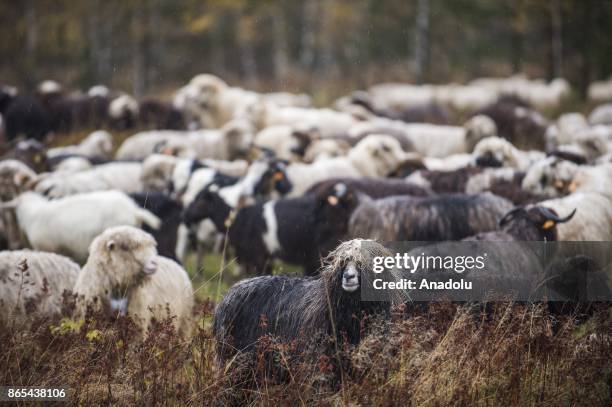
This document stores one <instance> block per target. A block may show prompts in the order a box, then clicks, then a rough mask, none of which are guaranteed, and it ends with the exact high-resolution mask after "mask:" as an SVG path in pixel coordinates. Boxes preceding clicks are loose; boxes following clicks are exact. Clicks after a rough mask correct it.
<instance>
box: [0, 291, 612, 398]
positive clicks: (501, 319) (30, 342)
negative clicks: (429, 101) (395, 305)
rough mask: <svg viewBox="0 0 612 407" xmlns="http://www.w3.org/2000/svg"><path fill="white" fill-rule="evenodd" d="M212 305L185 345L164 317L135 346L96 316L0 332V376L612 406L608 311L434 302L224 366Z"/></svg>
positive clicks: (156, 388) (122, 388)
mask: <svg viewBox="0 0 612 407" xmlns="http://www.w3.org/2000/svg"><path fill="white" fill-rule="evenodd" d="M212 310H213V304H212V303H211V302H208V301H205V302H202V303H201V304H200V305H199V306H198V310H197V315H198V321H199V322H198V324H199V328H198V330H197V333H196V335H195V336H194V338H192V339H191V340H190V341H183V340H181V339H180V338H177V337H176V336H175V335H174V334H173V333H172V330H171V329H170V324H169V321H165V322H162V323H160V324H159V325H158V326H157V328H156V329H155V330H154V331H152V332H151V333H150V334H149V335H148V336H147V338H146V339H145V340H144V341H143V342H139V341H137V340H136V339H135V331H134V326H133V324H132V323H131V321H129V320H128V319H124V318H121V319H119V320H114V321H109V320H108V319H106V318H103V317H102V316H101V315H90V316H89V318H88V319H87V320H86V321H85V322H79V321H74V320H72V319H69V318H64V319H62V320H59V321H35V322H34V323H33V324H32V325H31V327H29V328H27V327H24V328H23V329H21V330H9V329H0V343H1V346H2V349H3V352H2V354H1V356H0V383H3V384H11V385H23V386H25V385H38V386H40V385H45V386H59V385H67V386H69V387H70V388H71V389H72V394H71V400H72V401H73V402H78V403H79V404H84V405H89V404H102V403H104V404H105V403H111V404H117V405H127V404H133V403H139V404H140V403H142V404H147V405H149V404H153V405H156V404H187V405H234V404H240V405H276V404H281V405H289V404H299V405H305V404H312V403H315V404H324V405H332V404H333V405H337V404H351V405H396V404H398V403H400V402H401V404H403V405H431V406H437V405H474V404H475V405H555V406H556V405H589V406H597V405H601V406H604V405H610V402H611V393H610V392H611V389H610V387H611V386H612V366H611V363H610V360H611V359H610V358H611V356H612V343H611V339H610V335H611V332H610V320H609V316H608V311H607V308H606V309H604V310H603V311H601V312H596V313H595V314H594V315H593V316H592V317H591V319H590V320H589V321H588V323H586V324H582V325H581V326H580V327H579V328H578V327H577V325H576V323H575V322H574V320H573V319H572V318H570V317H567V318H563V319H562V320H559V321H554V318H553V317H551V316H550V315H548V314H547V312H546V311H545V310H544V308H543V307H531V308H524V307H519V306H509V305H507V304H499V305H498V306H496V307H494V311H493V312H492V314H489V315H488V316H487V317H486V318H483V320H478V318H477V317H475V316H474V313H473V312H468V311H466V310H459V312H455V310H454V308H453V307H451V306H450V305H448V304H437V305H435V306H433V307H432V308H431V309H430V310H429V311H428V312H427V314H422V315H413V316H411V317H410V318H406V317H405V314H404V313H402V312H397V313H395V314H394V316H393V318H392V320H389V321H378V322H377V323H376V324H375V325H374V328H373V329H372V332H371V333H370V335H369V336H368V337H367V338H366V339H365V340H364V341H363V342H362V343H361V344H360V345H359V346H358V347H356V348H344V349H341V351H340V354H339V355H338V357H337V358H336V355H334V356H333V357H329V356H325V355H319V356H317V357H315V358H312V357H310V356H309V355H312V354H313V353H311V351H312V350H313V349H314V348H317V347H318V346H319V345H320V344H317V343H316V342H315V341H313V342H312V348H313V349H302V348H298V347H297V346H296V345H295V344H280V343H276V342H275V341H274V338H264V339H263V340H262V341H261V343H260V345H259V347H258V353H257V355H256V357H254V358H250V357H247V356H245V355H242V356H240V357H238V358H236V359H235V360H233V361H232V363H231V364H230V365H229V366H228V367H226V368H225V369H224V370H223V371H219V370H218V368H217V367H216V365H215V354H214V340H213V338H212V334H211V329H210V317H211V314H212ZM553 327H554V329H553ZM3 328H6V327H3ZM298 349H299V350H298ZM315 353H316V352H315ZM338 359H340V360H338ZM340 366H341V367H340ZM340 370H341V371H342V375H340V374H339V373H340ZM340 378H342V379H340Z"/></svg>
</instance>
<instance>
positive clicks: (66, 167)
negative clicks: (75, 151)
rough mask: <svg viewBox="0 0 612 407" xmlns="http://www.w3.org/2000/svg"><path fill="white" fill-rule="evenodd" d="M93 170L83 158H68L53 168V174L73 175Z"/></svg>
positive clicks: (90, 164)
mask: <svg viewBox="0 0 612 407" xmlns="http://www.w3.org/2000/svg"><path fill="white" fill-rule="evenodd" d="M92 168H93V165H92V163H91V162H90V161H89V160H88V159H87V158H84V157H77V156H75V157H69V158H66V159H65V160H62V161H60V163H59V164H57V165H56V166H55V168H54V171H53V172H54V173H60V172H62V173H74V172H80V171H85V170H90V169H92Z"/></svg>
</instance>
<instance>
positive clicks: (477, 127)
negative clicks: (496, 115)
mask: <svg viewBox="0 0 612 407" xmlns="http://www.w3.org/2000/svg"><path fill="white" fill-rule="evenodd" d="M463 127H464V128H465V141H466V147H467V151H472V149H473V148H474V146H476V144H477V143H478V142H479V141H480V140H482V139H484V138H486V137H493V136H496V135H497V126H496V125H495V122H494V121H493V120H492V119H491V118H490V117H488V116H485V115H476V116H474V117H472V118H471V119H470V120H468V121H467V122H466V123H465V124H464V125H463Z"/></svg>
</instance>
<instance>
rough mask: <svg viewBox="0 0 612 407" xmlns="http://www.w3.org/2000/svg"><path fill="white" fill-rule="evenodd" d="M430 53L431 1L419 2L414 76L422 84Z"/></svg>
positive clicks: (415, 34) (415, 36)
mask: <svg viewBox="0 0 612 407" xmlns="http://www.w3.org/2000/svg"><path fill="white" fill-rule="evenodd" d="M428 51H429V0H419V3H418V6H417V16H416V25H415V33H414V76H415V79H416V82H417V83H419V84H422V83H423V82H424V80H425V72H426V70H427V59H428V53H429V52H428Z"/></svg>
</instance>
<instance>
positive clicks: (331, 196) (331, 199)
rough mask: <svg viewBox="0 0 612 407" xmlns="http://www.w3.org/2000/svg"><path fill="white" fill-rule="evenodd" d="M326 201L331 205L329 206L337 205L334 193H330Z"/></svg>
mask: <svg viewBox="0 0 612 407" xmlns="http://www.w3.org/2000/svg"><path fill="white" fill-rule="evenodd" d="M327 202H328V203H329V204H330V205H331V206H336V205H338V202H339V201H338V197H337V196H335V195H330V196H328V197H327Z"/></svg>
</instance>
